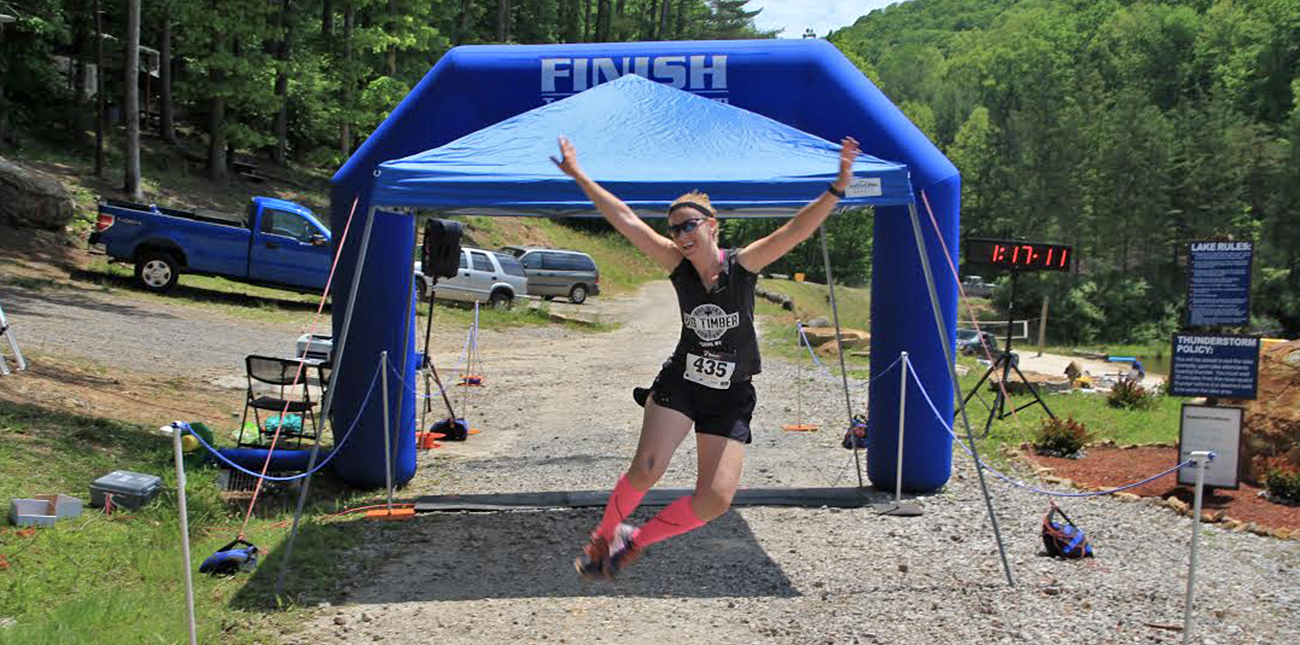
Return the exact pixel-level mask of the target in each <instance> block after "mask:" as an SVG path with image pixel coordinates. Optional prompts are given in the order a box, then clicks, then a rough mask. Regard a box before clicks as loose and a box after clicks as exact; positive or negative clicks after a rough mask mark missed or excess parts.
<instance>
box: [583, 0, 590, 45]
mask: <svg viewBox="0 0 1300 645" xmlns="http://www.w3.org/2000/svg"><path fill="white" fill-rule="evenodd" d="M583 3H584V5H585V6H584V8H583V10H582V41H583V42H587V43H589V42H591V0H583Z"/></svg>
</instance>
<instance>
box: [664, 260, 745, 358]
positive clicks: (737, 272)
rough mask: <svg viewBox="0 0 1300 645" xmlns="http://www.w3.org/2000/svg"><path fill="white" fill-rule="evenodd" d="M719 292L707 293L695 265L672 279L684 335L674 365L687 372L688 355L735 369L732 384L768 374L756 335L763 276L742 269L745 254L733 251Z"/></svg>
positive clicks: (717, 285)
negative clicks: (757, 302) (758, 291)
mask: <svg viewBox="0 0 1300 645" xmlns="http://www.w3.org/2000/svg"><path fill="white" fill-rule="evenodd" d="M724 253H725V257H724V259H723V262H722V272H721V273H720V274H718V281H717V282H716V283H715V284H714V285H713V289H710V290H707V291H706V290H705V289H704V283H703V282H701V281H700V274H699V272H698V271H696V270H695V266H694V265H692V264H691V263H690V261H689V260H686V259H683V260H682V263H681V264H679V265H677V268H676V269H673V272H672V274H671V275H669V279H670V280H672V283H673V288H674V289H676V290H677V304H678V306H679V307H680V308H681V312H682V334H681V337H680V339H678V341H677V348H676V349H675V350H674V351H673V355H672V358H670V359H669V361H670V362H671V363H672V364H673V365H674V366H675V367H676V368H680V369H684V368H685V367H686V365H687V359H688V354H694V355H695V356H696V357H707V358H708V359H713V360H722V361H728V362H733V363H735V365H736V367H735V373H734V374H731V376H730V380H731V382H732V383H736V382H740V381H744V380H747V379H749V377H751V376H753V375H755V374H758V373H759V372H760V371H762V361H761V360H760V358H759V355H758V336H757V334H756V333H755V331H754V289H755V287H756V286H757V285H758V276H757V275H754V274H753V273H750V272H749V271H748V270H746V269H745V267H743V266H741V264H740V261H739V260H738V259H737V257H738V256H739V253H740V252H739V251H738V250H737V249H728V250H726V251H725V252H724Z"/></svg>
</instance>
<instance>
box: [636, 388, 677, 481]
mask: <svg viewBox="0 0 1300 645" xmlns="http://www.w3.org/2000/svg"><path fill="white" fill-rule="evenodd" d="M691 425H693V422H692V421H691V418H690V417H688V416H686V415H684V414H682V413H681V412H678V411H677V410H674V409H672V408H665V407H663V406H660V405H659V404H657V403H655V402H654V399H653V398H652V399H649V400H647V401H646V403H645V415H644V416H643V417H642V418H641V439H640V441H638V442H637V446H636V455H635V456H634V457H632V465H631V467H629V468H628V470H627V478H628V482H629V483H630V484H632V486H633V487H634V488H636V489H637V490H648V489H649V488H650V487H651V486H654V485H655V484H656V483H658V481H659V478H660V477H663V476H664V473H665V472H666V471H667V470H668V463H669V462H670V461H672V458H673V453H674V452H677V447H678V446H680V445H681V444H682V440H683V439H685V438H686V434H687V433H689V432H690V431H691Z"/></svg>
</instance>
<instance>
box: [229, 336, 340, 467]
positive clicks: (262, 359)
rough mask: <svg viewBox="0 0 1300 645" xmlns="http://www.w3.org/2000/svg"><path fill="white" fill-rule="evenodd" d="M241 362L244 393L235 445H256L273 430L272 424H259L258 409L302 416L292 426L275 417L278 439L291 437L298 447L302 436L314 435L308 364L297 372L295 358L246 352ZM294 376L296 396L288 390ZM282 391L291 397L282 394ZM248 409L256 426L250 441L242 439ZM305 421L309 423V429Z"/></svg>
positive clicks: (315, 427) (302, 438)
mask: <svg viewBox="0 0 1300 645" xmlns="http://www.w3.org/2000/svg"><path fill="white" fill-rule="evenodd" d="M244 363H245V365H246V367H247V375H248V390H247V391H246V392H245V396H244V416H243V418H242V419H241V420H240V422H239V445H240V446H248V445H258V444H259V443H260V440H261V439H262V438H263V437H265V438H267V439H269V438H270V437H271V436H273V435H274V434H275V426H274V425H272V427H270V428H267V427H266V426H264V425H263V422H262V418H261V414H260V413H259V412H258V411H259V410H266V411H270V412H273V413H274V415H273V416H276V417H279V416H280V415H284V416H286V417H287V416H289V415H290V414H296V415H298V416H299V417H300V418H301V419H302V425H301V426H299V427H298V428H296V429H295V428H291V427H290V425H289V423H288V422H287V420H285V419H277V422H276V424H278V425H280V426H282V429H281V430H280V438H281V439H282V440H284V439H293V440H295V441H296V442H297V444H298V446H299V447H301V445H302V442H303V440H304V439H315V438H316V436H317V434H318V433H319V428H318V427H317V425H316V415H315V408H316V402H315V401H313V400H312V398H311V388H309V387H308V386H307V374H308V369H309V368H310V364H308V365H303V371H302V374H301V375H299V374H298V366H299V360H298V359H291V358H273V357H270V356H248V357H247V358H245V359H244ZM295 376H297V379H298V387H299V388H301V394H300V395H297V396H294V395H293V393H292V392H290V391H289V386H291V385H293V382H294V377H295ZM259 386H273V387H274V388H276V389H277V394H276V395H275V396H271V395H269V394H267V393H266V392H265V390H266V389H267V388H265V387H259ZM322 387H324V386H322ZM259 390H262V391H260V392H259ZM286 395H289V396H292V397H293V398H286ZM249 410H252V411H253V421H254V423H255V424H256V426H257V434H255V435H254V437H255V439H254V440H253V441H245V439H244V434H245V431H244V425H245V424H246V423H248V411H249ZM308 423H310V424H311V429H310V431H309V430H308ZM259 435H260V436H259Z"/></svg>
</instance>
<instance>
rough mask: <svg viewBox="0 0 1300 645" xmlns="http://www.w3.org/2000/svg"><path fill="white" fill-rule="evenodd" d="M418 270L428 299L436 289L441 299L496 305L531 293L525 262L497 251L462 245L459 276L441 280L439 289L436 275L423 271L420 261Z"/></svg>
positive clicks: (424, 295)
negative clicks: (521, 262)
mask: <svg viewBox="0 0 1300 645" xmlns="http://www.w3.org/2000/svg"><path fill="white" fill-rule="evenodd" d="M415 272H416V274H417V276H418V277H419V278H420V284H421V287H420V295H421V297H423V298H426V299H427V298H428V297H429V292H430V291H433V292H434V296H435V297H436V298H438V299H440V300H457V301H460V302H485V303H488V304H490V305H492V306H494V307H509V306H510V305H512V304H513V303H514V300H515V298H525V297H527V296H528V276H526V275H525V274H524V268H523V266H521V265H520V264H519V261H518V260H516V259H515V258H514V257H512V256H510V255H506V254H505V253H497V252H496V251H484V250H483V249H474V248H469V247H465V248H462V249H461V250H460V270H458V271H457V272H456V277H454V278H442V279H440V280H438V284H437V287H436V290H434V289H435V287H434V284H433V279H432V278H430V277H428V276H425V275H424V274H422V273H421V272H420V263H419V262H418V261H417V262H416V263H415Z"/></svg>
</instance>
